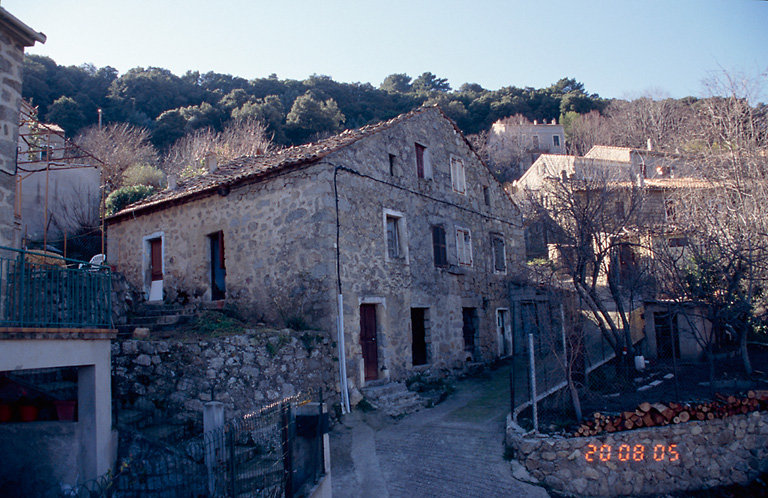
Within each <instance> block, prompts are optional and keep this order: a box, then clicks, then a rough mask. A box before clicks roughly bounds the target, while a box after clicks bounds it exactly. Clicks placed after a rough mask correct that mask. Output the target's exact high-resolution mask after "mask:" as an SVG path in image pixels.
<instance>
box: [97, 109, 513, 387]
mask: <svg viewBox="0 0 768 498" xmlns="http://www.w3.org/2000/svg"><path fill="white" fill-rule="evenodd" d="M153 245H154V247H155V249H154V251H155V258H154V262H155V263H154V266H155V267H156V268H154V269H153V263H152V262H153V258H152V246H153ZM523 246H524V244H523V238H522V228H521V216H520V212H519V210H518V209H517V207H516V206H515V205H514V204H513V203H512V201H511V200H510V199H509V198H508V197H507V196H506V194H505V193H504V191H503V189H502V187H501V185H500V184H499V183H498V182H497V181H496V180H495V179H494V178H493V177H492V176H491V174H490V172H489V171H488V169H487V168H486V167H485V165H484V164H483V163H482V162H481V161H480V160H479V158H478V157H477V155H476V154H475V153H474V152H473V151H472V150H471V149H470V147H469V145H468V143H467V141H466V139H465V138H464V137H463V136H462V135H461V133H460V131H458V129H457V128H456V127H455V125H454V124H453V122H451V121H450V120H449V119H448V118H446V117H445V116H444V115H443V114H442V112H441V111H440V110H439V109H438V108H422V109H419V110H417V111H413V112H411V113H409V114H405V115H402V116H399V117H397V118H394V119H393V120H390V121H388V122H386V123H382V124H379V125H374V126H371V127H366V128H363V129H360V130H356V131H347V132H345V133H343V134H341V135H339V136H336V137H332V138H331V139H328V140H325V141H323V142H319V143H317V144H310V145H307V146H302V147H295V148H291V149H287V150H285V151H282V152H278V153H276V154H272V155H270V156H260V157H257V158H252V159H247V160H244V161H243V162H241V163H234V164H230V165H224V166H222V167H220V168H218V169H216V170H215V171H213V172H211V173H208V174H207V175H204V176H203V177H201V178H198V179H195V180H192V181H191V182H188V183H180V184H179V187H178V188H177V190H176V191H165V192H162V193H160V194H158V195H157V196H155V197H153V198H149V199H147V200H146V201H145V202H144V203H142V204H139V205H136V206H130V207H129V208H127V209H126V210H124V211H122V212H120V213H117V214H116V215H115V216H113V217H112V218H111V219H110V220H109V240H108V258H109V262H110V264H112V265H114V266H115V267H116V268H117V270H118V271H119V272H122V273H124V274H125V276H126V277H127V278H128V280H129V281H131V282H132V283H133V284H134V285H137V286H140V287H143V288H144V290H145V292H146V293H147V296H152V294H153V292H154V297H159V294H158V293H157V288H158V286H162V289H163V293H164V296H165V298H166V299H175V298H180V297H183V298H184V299H193V300H200V301H211V300H214V301H222V302H226V303H227V304H229V305H233V306H234V305H236V306H238V307H240V308H241V309H243V310H246V311H247V312H248V313H251V314H252V316H254V317H260V318H264V319H267V320H276V319H279V318H283V319H285V318H292V317H295V315H299V318H301V319H302V320H306V321H307V322H309V324H311V325H312V326H313V327H315V328H318V329H321V330H324V331H328V333H329V334H330V333H332V334H333V336H334V337H333V338H334V339H335V340H337V341H338V343H339V344H341V343H342V339H343V343H344V344H345V345H346V347H345V349H344V350H343V351H342V352H343V353H344V354H345V355H346V359H347V362H346V368H347V370H346V371H347V377H348V380H349V382H350V383H351V384H352V385H357V386H362V385H364V384H365V383H366V382H368V381H371V380H376V379H382V378H387V377H390V378H393V379H402V378H404V377H405V376H407V375H408V373H409V372H411V371H412V370H413V369H414V368H420V366H421V365H428V366H431V367H434V368H460V367H461V366H463V365H464V364H465V363H466V362H467V361H486V360H491V359H493V358H495V357H497V356H499V355H502V354H509V353H511V350H510V349H509V345H508V343H509V340H507V341H506V343H507V345H506V346H505V334H509V333H510V332H509V325H508V323H509V309H510V302H509V297H508V292H507V282H508V280H509V279H510V277H512V276H514V275H515V274H516V273H517V269H518V265H519V263H520V262H521V261H522V258H523V252H524V247H523ZM223 254H225V255H226V256H225V257H224V258H222V255H223ZM223 267H225V268H226V269H225V270H223V271H225V275H226V276H225V277H222V275H221V274H222V269H223ZM217 272H218V273H217ZM153 275H154V276H153ZM158 277H160V279H159V280H158ZM158 282H161V283H158ZM153 289H154V291H153ZM339 294H341V296H342V297H341V301H342V302H343V316H342V318H343V324H344V329H343V330H344V335H343V337H341V336H339V337H337V336H336V330H337V327H338V324H339V321H338V318H339V317H338V311H337V310H338V303H339ZM497 325H498V327H497ZM507 339H508V338H507ZM505 348H506V349H505ZM339 353H341V352H339ZM339 356H341V354H339Z"/></svg>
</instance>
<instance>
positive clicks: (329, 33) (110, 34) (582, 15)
mask: <svg viewBox="0 0 768 498" xmlns="http://www.w3.org/2000/svg"><path fill="white" fill-rule="evenodd" d="M1 5H2V6H3V7H4V8H5V9H7V10H8V11H9V12H11V13H12V14H13V15H15V16H16V17H18V18H20V19H21V20H22V21H24V22H25V23H27V24H28V25H30V26H32V27H33V28H34V29H36V30H37V31H42V32H43V33H45V34H46V35H47V36H48V41H47V42H46V43H45V44H44V45H39V44H38V45H37V46H35V47H33V48H31V49H28V53H32V54H42V55H47V56H49V57H51V58H53V59H54V60H55V61H56V62H57V63H59V64H65V65H80V64H83V63H86V62H87V63H92V64H94V65H96V66H106V65H109V66H112V67H114V68H116V69H118V70H119V71H120V72H121V73H123V72H125V71H127V70H128V69H130V68H132V67H136V66H142V67H147V66H159V67H164V68H167V69H170V70H171V71H173V72H174V73H176V74H183V73H184V72H185V71H187V70H190V69H191V70H199V71H201V72H207V71H216V72H221V73H228V74H232V75H236V76H242V77H245V78H256V77H266V76H268V75H269V74H271V73H276V74H277V75H278V76H279V77H280V78H292V79H304V78H306V77H307V76H309V75H311V74H313V73H316V74H326V75H329V76H331V77H333V78H334V79H335V80H337V81H347V82H352V81H362V82H370V83H372V84H374V85H375V86H378V84H379V83H380V82H381V81H382V80H383V79H384V77H386V76H387V75H388V74H391V73H407V74H409V75H410V76H412V77H415V76H418V75H419V74H421V73H422V72H424V71H431V72H433V73H435V74H436V75H438V76H440V77H444V78H448V81H449V82H450V83H451V85H452V86H453V87H454V88H456V87H458V86H460V85H461V84H462V83H465V82H475V83H479V84H481V85H482V86H483V87H485V88H489V89H497V88H499V87H501V86H507V85H514V86H532V87H536V88H539V87H544V86H548V85H550V84H551V83H553V82H555V81H557V80H558V79H560V78H562V77H566V76H567V77H572V78H576V79H577V80H579V81H581V82H583V83H584V84H585V86H586V88H587V90H588V91H590V92H596V93H599V94H600V95H601V96H603V97H621V98H628V97H629V98H631V97H636V96H640V95H643V94H647V93H651V94H654V95H662V96H665V95H668V96H672V97H683V96H686V95H701V94H702V86H701V81H702V80H703V79H704V78H705V77H707V76H708V75H709V74H711V73H712V72H713V71H722V70H727V71H730V72H743V73H746V74H751V75H755V74H758V73H761V72H765V71H767V70H768V1H765V0H696V1H692V0H664V1H662V0H642V1H629V0H610V1H587V2H573V1H561V0H548V1H546V2H539V1H525V2H524V1H519V0H507V1H501V0H499V1H496V0H488V1H483V0H474V1H471V2H470V1H464V2H459V1H453V0H441V1H438V0H435V1H432V0H409V1H405V0H379V1H377V2H370V1H366V0H357V1H341V0H306V1H305V0H271V1H261V0H215V1H211V0H206V1H204V0H130V1H125V0H123V1H116V0H2V4H1Z"/></svg>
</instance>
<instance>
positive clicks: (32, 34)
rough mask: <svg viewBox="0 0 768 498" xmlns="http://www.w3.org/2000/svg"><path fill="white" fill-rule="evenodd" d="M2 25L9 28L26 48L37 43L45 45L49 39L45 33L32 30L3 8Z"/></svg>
mask: <svg viewBox="0 0 768 498" xmlns="http://www.w3.org/2000/svg"><path fill="white" fill-rule="evenodd" d="M0 23H2V24H4V25H5V26H7V27H8V28H9V29H10V31H11V32H12V33H13V34H14V35H15V36H16V38H18V39H19V40H20V41H21V44H22V45H24V46H25V47H31V46H32V45H34V44H35V42H40V43H45V41H46V39H47V37H46V36H45V35H44V34H43V33H38V32H37V31H35V30H34V29H32V28H30V27H29V26H27V25H26V24H24V23H23V22H21V20H19V18H17V17H16V16H14V15H13V14H11V13H10V12H8V11H7V10H5V9H4V8H3V7H0Z"/></svg>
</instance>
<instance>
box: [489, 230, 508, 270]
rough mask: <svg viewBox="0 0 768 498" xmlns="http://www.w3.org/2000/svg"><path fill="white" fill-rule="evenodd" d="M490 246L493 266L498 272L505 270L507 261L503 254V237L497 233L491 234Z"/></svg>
mask: <svg viewBox="0 0 768 498" xmlns="http://www.w3.org/2000/svg"><path fill="white" fill-rule="evenodd" d="M491 247H492V249H493V268H494V270H496V271H498V272H505V271H507V262H506V258H505V254H504V237H502V236H501V235H499V234H493V235H491Z"/></svg>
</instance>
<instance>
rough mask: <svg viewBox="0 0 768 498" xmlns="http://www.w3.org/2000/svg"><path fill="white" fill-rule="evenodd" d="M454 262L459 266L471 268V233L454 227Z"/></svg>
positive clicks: (462, 228) (465, 229) (467, 229)
mask: <svg viewBox="0 0 768 498" xmlns="http://www.w3.org/2000/svg"><path fill="white" fill-rule="evenodd" d="M467 241H469V242H467ZM456 260H457V262H458V263H459V266H472V232H471V231H470V230H469V228H464V227H459V226H457V227H456Z"/></svg>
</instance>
